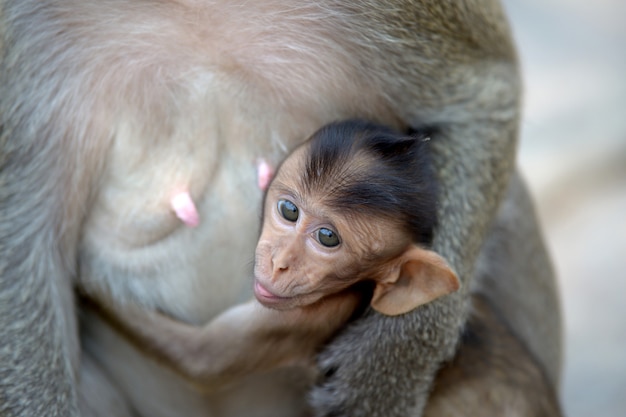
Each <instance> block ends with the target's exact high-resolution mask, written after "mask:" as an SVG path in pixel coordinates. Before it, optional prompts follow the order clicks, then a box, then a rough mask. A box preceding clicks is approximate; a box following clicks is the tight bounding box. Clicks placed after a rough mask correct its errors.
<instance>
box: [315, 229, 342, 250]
mask: <svg viewBox="0 0 626 417" xmlns="http://www.w3.org/2000/svg"><path fill="white" fill-rule="evenodd" d="M317 240H318V241H319V242H320V243H321V244H322V245H324V246H326V247H327V248H332V247H335V246H337V245H338V244H339V235H338V234H337V233H335V232H333V231H332V230H330V229H327V228H325V227H322V228H321V229H319V230H318V231H317Z"/></svg>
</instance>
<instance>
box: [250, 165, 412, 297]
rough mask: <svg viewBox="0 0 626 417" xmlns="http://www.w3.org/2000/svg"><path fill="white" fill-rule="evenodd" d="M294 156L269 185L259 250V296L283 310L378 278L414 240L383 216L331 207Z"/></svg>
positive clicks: (257, 292) (256, 268)
mask: <svg viewBox="0 0 626 417" xmlns="http://www.w3.org/2000/svg"><path fill="white" fill-rule="evenodd" d="M294 156H295V157H296V158H297V156H298V155H297V153H296V155H294ZM293 162H294V161H292V158H289V159H288V160H287V161H285V163H284V164H283V166H282V167H281V169H280V170H279V172H278V174H277V176H276V178H275V179H274V181H273V182H272V184H271V186H270V188H269V190H268V193H267V196H266V199H265V207H264V218H263V229H262V233H261V237H260V238H259V242H258V245H257V249H256V254H255V268H254V275H255V284H254V292H255V296H256V297H257V299H258V300H259V301H260V302H261V303H262V304H264V305H265V306H267V307H271V308H275V309H281V310H284V309H290V308H295V307H300V306H305V305H310V304H313V303H315V302H316V301H319V300H320V299H322V298H323V297H324V296H327V295H330V294H334V293H337V292H339V291H341V290H343V289H345V288H347V287H349V286H351V285H352V284H354V283H356V282H358V281H361V280H364V279H370V280H376V279H377V278H378V277H379V276H380V275H381V274H383V273H384V270H385V268H384V265H386V264H387V263H389V262H390V261H391V260H392V259H393V255H394V253H396V254H397V253H400V252H401V251H402V249H403V248H404V247H405V246H406V245H407V243H408V240H409V239H408V237H404V238H403V239H398V235H400V236H402V235H403V233H401V232H400V230H399V229H398V228H397V227H393V226H392V225H390V224H388V223H389V222H387V221H385V220H384V219H365V218H361V217H362V216H355V215H353V214H352V215H347V214H346V213H342V212H341V210H337V209H330V208H329V207H326V206H325V205H324V203H323V201H324V198H323V196H318V195H315V193H310V192H307V191H306V190H303V189H302V187H301V184H300V183H299V182H298V181H297V178H298V175H296V174H297V169H298V166H297V164H294V163H293ZM383 259H384V260H385V261H384V262H383Z"/></svg>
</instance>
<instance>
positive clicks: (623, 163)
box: [504, 0, 626, 417]
mask: <svg viewBox="0 0 626 417" xmlns="http://www.w3.org/2000/svg"><path fill="white" fill-rule="evenodd" d="M504 3H505V6H506V8H507V12H508V14H509V17H510V20H511V23H512V25H513V30H514V33H515V36H516V39H517V42H518V47H519V52H520V56H521V59H522V66H523V69H524V78H525V84H526V97H525V106H524V108H525V115H524V119H523V127H522V142H521V147H520V154H519V158H518V159H519V162H520V165H521V167H522V171H523V172H524V174H525V176H526V178H527V180H528V181H529V183H530V186H531V190H532V192H533V194H534V196H535V201H536V203H537V207H538V209H539V214H540V217H541V219H542V223H543V226H544V233H545V236H546V240H547V242H548V245H549V248H550V251H551V253H552V257H553V261H554V264H555V266H556V269H557V274H558V279H559V283H560V287H561V298H562V304H563V311H564V317H565V348H566V352H565V364H564V365H565V366H564V378H563V383H562V396H561V397H562V399H563V405H564V410H565V412H566V415H567V416H568V417H582V416H585V417H587V416H594V417H618V416H624V415H626V1H624V0H600V1H593V2H591V1H586V0H547V1H545V0H544V1H541V0H504Z"/></svg>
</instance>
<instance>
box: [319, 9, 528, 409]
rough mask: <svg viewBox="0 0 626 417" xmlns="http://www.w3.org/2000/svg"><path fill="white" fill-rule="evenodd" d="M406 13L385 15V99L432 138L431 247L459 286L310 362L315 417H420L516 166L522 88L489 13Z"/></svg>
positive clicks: (374, 323) (373, 322)
mask: <svg viewBox="0 0 626 417" xmlns="http://www.w3.org/2000/svg"><path fill="white" fill-rule="evenodd" d="M412 11H413V12H414V13H415V14H409V13H399V14H398V15H396V16H393V13H391V14H390V15H389V16H386V17H387V18H388V19H389V22H395V24H397V27H396V28H395V29H396V30H397V31H399V32H401V33H403V36H402V41H403V42H405V43H404V46H405V47H406V49H405V51H404V52H405V53H403V54H394V55H390V56H389V57H388V59H389V65H392V66H393V67H394V68H396V69H398V71H399V72H400V73H401V74H402V75H401V76H400V77H398V79H399V80H402V83H403V84H404V83H406V84H404V88H403V91H404V93H403V94H399V93H396V94H393V92H392V93H391V94H390V95H391V96H392V97H393V98H394V100H395V101H394V102H393V104H394V105H395V109H396V112H397V114H398V115H400V116H401V118H402V120H404V121H406V122H407V124H409V125H411V126H418V127H419V126H422V125H427V126H431V127H434V128H435V129H436V130H435V132H434V133H433V136H432V148H433V151H434V158H433V159H434V162H435V165H436V170H437V174H438V176H439V180H440V184H441V186H440V209H439V228H438V230H437V231H436V234H435V239H434V242H433V249H434V250H435V251H436V252H438V253H440V254H441V255H442V256H443V257H444V258H445V259H447V260H448V261H449V262H450V263H451V265H452V266H453V268H454V269H455V270H456V272H457V273H458V275H459V277H460V278H461V281H462V287H461V289H460V290H459V291H458V292H457V293H456V294H452V295H449V296H446V297H444V298H443V299H441V300H437V301H435V302H433V303H431V304H428V305H426V306H423V307H421V308H419V309H417V310H415V311H413V312H411V313H409V314H406V315H404V316H402V317H395V318H388V317H382V316H381V315H378V314H375V313H371V314H369V315H368V316H367V317H364V318H363V319H362V320H360V321H358V322H356V323H354V324H353V325H351V326H350V327H349V328H348V329H346V330H345V331H344V332H343V333H342V334H340V335H339V336H338V337H337V338H336V339H335V340H334V342H333V343H331V344H330V345H329V346H328V347H327V349H326V350H325V351H324V352H323V353H322V354H321V356H320V359H319V366H320V368H321V369H322V372H323V373H324V374H325V375H326V377H325V379H324V380H323V381H322V382H321V383H320V384H319V385H318V386H316V387H315V388H314V390H313V391H312V394H311V402H312V404H313V406H314V408H315V409H316V410H317V414H316V415H318V416H352V417H358V416H387V417H394V416H407V415H412V416H418V415H421V411H422V409H423V407H424V405H425V402H426V399H427V395H428V392H429V390H430V386H431V383H432V381H433V376H434V375H435V372H436V370H437V369H438V368H439V367H440V365H441V363H442V362H443V361H444V360H446V359H449V358H450V357H451V356H452V355H453V353H454V351H455V348H456V346H457V342H458V340H459V335H460V332H461V329H462V327H463V325H464V323H465V320H466V317H467V311H468V307H469V304H468V301H469V294H470V292H469V291H470V288H472V286H473V283H472V280H471V277H472V276H473V270H474V265H475V262H476V258H477V255H478V253H479V250H480V247H481V245H482V242H483V239H484V236H485V234H486V232H487V229H488V226H489V224H490V222H491V219H492V218H493V215H494V213H495V211H496V209H497V207H498V204H499V202H500V199H501V197H502V195H503V192H504V190H505V188H506V185H507V183H508V180H509V176H510V174H511V172H512V170H513V167H514V158H515V145H516V141H517V135H518V123H519V109H520V103H519V96H520V81H519V75H518V66H517V61H516V56H515V52H514V48H513V46H512V42H511V40H510V35H509V30H508V28H507V24H506V20H505V18H504V16H503V13H502V10H501V8H500V6H499V4H498V3H497V2H495V1H471V2H464V3H462V4H461V3H448V2H446V3H442V2H430V1H426V2H421V3H420V5H419V7H416V8H415V9H414V10H412ZM434 21H437V22H439V23H438V24H434V25H433V24H432V22H434ZM428 22H430V23H428ZM444 22H445V23H444ZM390 24H391V25H393V24H394V23H390ZM409 51H410V52H409ZM435 51H438V52H435ZM425 57H428V58H429V59H428V60H425V59H424V58H425ZM425 74H426V76H425ZM381 375H386V376H387V377H386V378H385V379H384V380H381V377H380V376H381Z"/></svg>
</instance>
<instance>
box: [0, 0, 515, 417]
mask: <svg viewBox="0 0 626 417" xmlns="http://www.w3.org/2000/svg"><path fill="white" fill-rule="evenodd" d="M121 6H124V7H121ZM0 18H1V19H2V20H1V21H0V31H1V36H2V38H1V40H0V47H1V48H2V52H1V59H2V61H1V62H0V129H1V135H2V136H1V139H0V144H1V146H2V153H1V154H0V164H1V165H0V169H1V171H0V184H1V186H2V187H1V188H0V193H1V195H0V213H1V215H2V217H1V218H0V222H1V223H0V231H1V233H2V234H1V235H0V238H1V239H2V241H1V244H0V251H1V252H0V256H1V257H0V273H1V274H2V276H1V279H0V300H1V301H2V302H1V303H0V313H1V314H0V317H3V318H4V320H5V322H6V323H7V325H4V326H2V327H1V328H2V330H1V331H2V334H1V339H0V340H1V343H2V345H1V349H0V355H2V356H1V357H0V366H1V367H2V368H1V369H0V371H1V372H0V375H1V378H2V379H1V380H0V388H1V389H2V391H1V398H2V404H1V407H2V411H5V410H7V412H10V413H11V414H15V415H43V414H48V415H55V414H56V415H75V414H76V413H77V411H76V410H77V402H78V401H77V391H76V385H77V383H76V377H75V375H76V373H77V371H78V369H79V353H78V352H79V346H78V335H77V332H76V328H75V315H74V311H73V295H72V286H73V285H77V286H79V287H81V289H82V290H85V291H87V292H89V293H90V294H92V295H94V296H98V295H102V296H113V297H115V298H116V299H119V300H121V301H122V302H136V303H140V304H143V305H144V306H148V307H151V308H155V309H160V310H162V311H163V312H165V313H168V314H171V315H172V316H175V317H177V318H179V319H183V320H186V321H190V322H195V323H201V322H205V321H208V320H209V319H211V318H212V317H214V316H215V314H217V313H218V312H219V311H220V310H221V309H224V308H226V307H228V306H229V305H232V304H234V303H236V302H237V301H238V300H241V299H243V295H242V294H240V293H241V292H244V288H245V285H246V277H247V274H246V273H245V272H244V271H241V269H240V266H239V264H240V259H237V260H236V261H235V260H234V259H235V257H234V256H233V255H229V254H228V253H227V251H224V248H230V251H231V252H232V249H233V248H237V250H238V251H241V252H244V253H245V252H246V251H248V252H250V251H251V247H252V245H253V242H254V237H255V236H254V234H255V230H256V229H255V224H254V221H250V220H249V219H248V218H247V217H246V216H245V214H249V212H245V210H244V213H243V214H244V215H241V214H242V213H241V212H240V210H242V207H243V208H245V206H246V204H244V203H247V205H248V206H250V207H251V206H253V204H250V202H249V199H250V197H251V196H255V192H254V191H252V192H248V193H246V190H247V191H250V190H251V188H247V189H246V188H245V187H247V185H246V184H248V180H250V179H252V174H251V172H252V171H253V170H252V169H251V168H249V165H252V162H251V161H254V158H255V157H261V156H267V155H268V154H269V157H270V159H273V160H274V162H275V161H277V160H279V159H280V157H281V156H282V154H283V153H284V150H283V148H282V146H286V147H291V146H293V145H295V144H296V143H297V142H299V141H301V140H304V138H306V137H307V136H308V135H309V134H311V133H312V132H313V131H314V130H316V129H317V128H318V127H320V126H322V125H324V124H326V123H328V122H330V121H332V120H335V119H343V118H348V117H364V118H370V119H375V120H377V121H380V122H382V123H385V124H390V125H394V126H395V127H397V128H402V129H404V128H409V127H413V128H421V127H424V126H426V127H428V128H430V129H432V130H433V131H434V133H433V137H432V141H433V149H434V154H435V155H434V160H435V165H436V168H437V172H438V175H439V177H440V183H441V190H442V192H441V207H440V213H439V214H440V216H439V217H440V225H441V227H440V228H439V230H438V232H437V235H436V237H435V242H434V249H435V250H436V251H438V252H439V253H441V254H442V255H443V256H444V257H445V258H446V259H448V260H449V262H450V263H451V265H452V266H453V267H454V269H455V270H456V272H457V273H458V274H459V276H460V277H461V279H462V281H463V286H462V289H461V291H460V292H459V293H458V294H456V295H454V296H451V297H447V298H446V299H444V300H441V301H438V302H436V303H433V304H432V305H429V306H425V307H424V308H421V309H418V310H416V311H414V312H413V313H411V314H407V315H406V316H404V317H400V318H394V319H388V318H384V317H380V316H378V315H375V314H372V315H370V316H368V317H366V318H364V319H363V320H361V321H360V322H358V323H356V324H355V325H354V326H353V327H352V328H350V329H348V331H347V332H346V333H345V334H344V335H341V336H340V337H339V338H338V339H337V340H336V341H335V342H334V343H333V344H332V345H330V346H329V348H328V349H327V351H326V352H325V353H324V354H323V356H322V361H321V364H322V367H323V368H324V369H325V370H326V375H327V379H326V380H325V381H323V382H322V383H321V385H320V386H319V387H317V388H316V389H315V390H314V392H313V402H314V406H315V408H316V409H317V411H318V414H319V415H325V414H330V415H350V416H359V415H384V416H395V415H406V414H408V412H409V411H408V410H411V411H412V413H413V414H415V415H418V414H419V413H420V410H421V409H422V407H423V405H424V401H425V397H426V392H427V391H428V388H429V386H430V383H431V381H432V377H433V375H434V373H435V370H436V369H437V368H438V367H439V364H440V363H441V362H442V361H443V360H445V359H446V358H448V357H449V356H450V355H451V354H452V353H453V352H454V348H455V346H456V342H457V340H458V335H459V329H460V328H461V326H462V325H463V323H464V321H465V316H466V308H467V302H466V301H467V297H468V295H467V294H468V292H467V291H468V288H469V284H470V277H471V275H472V268H473V264H474V262H475V259H476V255H477V253H478V250H479V247H480V244H481V242H482V240H483V237H484V234H485V232H486V227H487V225H488V223H489V221H490V219H491V217H492V216H493V213H494V211H495V208H496V207H497V204H498V201H499V200H500V197H501V194H502V191H503V189H504V186H505V184H506V183H507V178H508V176H509V174H510V171H511V170H512V162H513V158H514V148H515V140H516V135H517V120H518V109H519V103H518V96H519V82H518V74H517V66H516V60H515V55H514V51H513V48H512V46H511V42H510V39H509V33H508V28H507V25H506V22H505V20H504V17H503V15H502V11H501V10H500V6H499V5H498V4H497V3H496V2H491V1H474V2H465V3H462V4H460V3H454V4H450V3H442V2H439V1H423V2H403V1H396V2H394V1H384V2H383V1H381V2H373V1H370V2H366V1H357V2H336V1H330V0H327V1H316V2H310V3H309V2H302V1H288V0H283V1H278V0H277V1H273V2H246V3H245V7H244V5H240V4H238V3H236V2H233V1H223V2H219V1H218V2H211V3H204V2H201V1H198V2H194V1H178V2H174V1H172V2H167V1H154V2H152V1H144V2H133V3H132V5H129V4H127V3H124V4H123V5H122V4H121V3H120V2H117V1H114V0H99V1H95V0H93V1H82V2H77V1H72V0H57V1H51V0H37V1H35V0H22V1H7V0H5V1H3V2H2V3H0ZM249 182H250V183H251V182H252V181H249ZM252 187H253V186H252ZM181 192H182V193H183V194H185V193H187V194H189V195H191V196H192V197H193V198H195V199H196V202H197V206H198V211H199V214H200V219H201V220H200V226H199V229H198V233H194V232H193V231H192V230H191V229H188V228H185V226H184V225H183V224H181V223H178V221H177V219H176V217H175V216H174V215H173V214H172V212H171V209H170V206H169V205H168V202H169V201H170V198H171V194H172V193H181ZM256 198H260V193H256ZM225 209H231V210H225ZM224 236H226V237H228V239H229V240H230V245H224V244H223V242H222V240H221V239H222V238H223V237H224ZM78 267H79V268H80V269H78ZM77 271H79V272H80V273H77ZM205 271H212V274H211V276H210V277H207V276H206V272H205ZM211 277H221V278H223V280H224V282H226V281H227V280H228V279H230V281H228V282H229V284H228V285H225V286H220V285H212V284H203V282H205V281H206V280H209V279H210V278H211ZM207 287H208V288H207ZM89 325H90V326H91V323H89ZM93 326H94V328H93V329H92V330H93V331H94V332H95V333H102V332H104V331H105V330H103V328H102V327H97V328H96V326H97V325H96V324H93ZM90 330H91V328H90ZM103 339H107V338H106V337H104V338H103ZM355 341H356V342H355ZM114 347H115V346H114ZM86 351H87V352H88V354H89V355H93V356H96V357H97V359H98V361H99V362H100V363H105V364H107V366H112V364H114V363H119V362H120V360H122V364H121V365H124V364H125V362H124V361H123V356H118V357H115V356H112V355H115V350H114V349H112V350H109V349H108V347H99V346H98V345H96V346H87V347H86ZM398 351H400V352H402V354H401V355H394V354H390V352H398ZM109 359H110V361H108V360H109ZM84 363H85V361H83V364H84ZM88 363H90V362H88ZM83 366H85V365H83ZM83 369H84V368H83ZM382 370H384V372H381V371H382ZM109 371H110V370H109ZM382 375H388V376H389V377H388V378H384V379H383V377H382ZM128 378H132V375H126V374H123V373H118V374H115V382H116V384H119V385H120V386H121V387H123V389H125V390H129V391H127V392H126V394H127V395H129V394H131V393H130V388H128V387H133V384H132V383H130V382H128V381H130V380H129V379H128ZM83 381H84V380H83ZM138 398H144V397H142V396H141V395H136V396H135V397H134V400H133V401H140V400H139V399H138ZM154 398H156V399H154ZM162 400H163V399H162V398H161V397H153V399H152V401H153V402H154V403H155V404H156V405H154V406H155V407H158V405H159V404H158V401H162ZM141 405H142V404H139V403H133V406H135V407H137V408H139V409H140V410H141V411H143V412H146V413H147V411H145V410H146V409H145V408H142V407H141ZM161 408H162V407H161Z"/></svg>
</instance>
